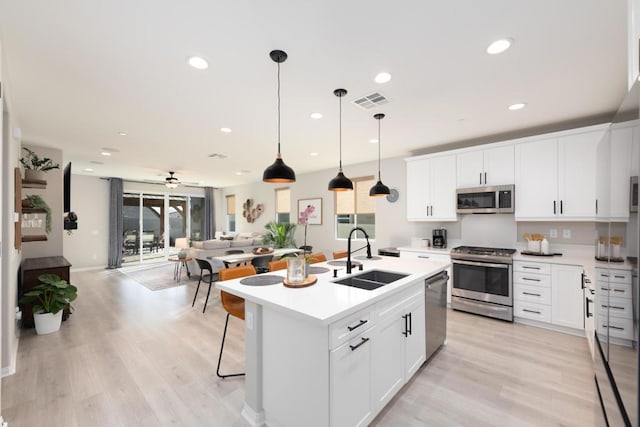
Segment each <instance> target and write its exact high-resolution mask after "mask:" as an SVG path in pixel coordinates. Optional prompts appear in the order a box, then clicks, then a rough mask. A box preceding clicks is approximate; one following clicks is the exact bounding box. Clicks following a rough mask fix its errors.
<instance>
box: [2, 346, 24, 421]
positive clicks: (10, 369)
mask: <svg viewBox="0 0 640 427" xmlns="http://www.w3.org/2000/svg"><path fill="white" fill-rule="evenodd" d="M19 344H20V339H18V340H17V342H16V348H15V350H14V351H13V357H12V358H11V364H10V365H9V366H5V367H3V368H2V371H1V372H0V375H1V376H2V378H4V377H8V376H9V375H13V374H15V373H16V360H17V359H18V345H19ZM2 425H3V424H2V418H1V417H0V427H2Z"/></svg>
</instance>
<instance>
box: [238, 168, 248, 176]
mask: <svg viewBox="0 0 640 427" xmlns="http://www.w3.org/2000/svg"><path fill="white" fill-rule="evenodd" d="M248 173H251V171H250V170H246V169H242V170H239V171H238V172H236V175H246V174H248Z"/></svg>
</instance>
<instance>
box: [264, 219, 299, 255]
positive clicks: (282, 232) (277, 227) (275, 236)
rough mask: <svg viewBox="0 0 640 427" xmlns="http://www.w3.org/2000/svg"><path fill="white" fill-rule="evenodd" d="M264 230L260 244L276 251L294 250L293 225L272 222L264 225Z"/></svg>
mask: <svg viewBox="0 0 640 427" xmlns="http://www.w3.org/2000/svg"><path fill="white" fill-rule="evenodd" d="M264 228H266V229H267V232H266V233H265V234H264V236H263V238H262V243H263V244H264V245H265V246H271V247H273V248H276V249H278V248H294V247H295V246H296V241H295V239H294V233H295V231H296V225H295V224H290V223H283V222H274V221H272V222H270V223H268V224H267V225H265V226H264Z"/></svg>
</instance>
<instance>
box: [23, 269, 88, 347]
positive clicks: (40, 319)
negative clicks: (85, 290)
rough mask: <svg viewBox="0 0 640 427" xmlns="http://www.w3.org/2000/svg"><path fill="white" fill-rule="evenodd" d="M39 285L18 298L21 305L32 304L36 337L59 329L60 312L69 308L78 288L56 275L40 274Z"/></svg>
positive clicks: (60, 321)
mask: <svg viewBox="0 0 640 427" xmlns="http://www.w3.org/2000/svg"><path fill="white" fill-rule="evenodd" d="M38 280H40V284H39V285H37V286H34V287H33V288H32V289H31V290H30V291H29V292H26V293H25V294H24V295H23V296H22V298H20V303H21V304H33V321H34V322H35V325H36V333H37V334H38V335H44V334H50V333H51V332H56V331H57V330H58V329H60V324H61V323H62V311H63V310H64V309H65V308H67V307H69V308H73V307H71V301H74V300H75V299H76V298H77V296H78V288H76V287H75V286H73V285H71V284H70V283H67V281H66V280H63V279H61V278H60V276H58V275H57V274H41V275H40V276H38Z"/></svg>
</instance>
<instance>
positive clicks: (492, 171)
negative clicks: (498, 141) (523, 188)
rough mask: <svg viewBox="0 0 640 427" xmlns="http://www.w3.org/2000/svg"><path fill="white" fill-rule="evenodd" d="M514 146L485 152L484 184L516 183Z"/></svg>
mask: <svg viewBox="0 0 640 427" xmlns="http://www.w3.org/2000/svg"><path fill="white" fill-rule="evenodd" d="M513 156H514V150H513V145H509V146H506V147H497V148H491V149H489V150H485V151H484V173H485V174H486V175H483V180H484V181H483V182H484V183H485V184H486V185H511V184H513V183H514V179H515V177H514V159H513Z"/></svg>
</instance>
